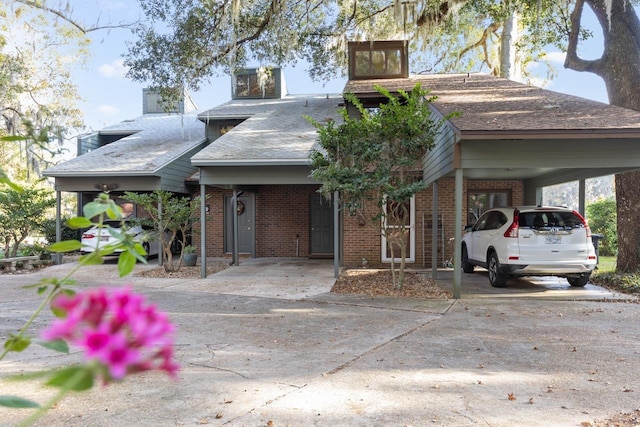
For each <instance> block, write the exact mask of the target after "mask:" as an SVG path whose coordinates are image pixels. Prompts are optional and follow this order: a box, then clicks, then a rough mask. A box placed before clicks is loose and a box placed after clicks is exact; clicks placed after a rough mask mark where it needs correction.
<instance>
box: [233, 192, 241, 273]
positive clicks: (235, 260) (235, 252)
mask: <svg viewBox="0 0 640 427" xmlns="http://www.w3.org/2000/svg"><path fill="white" fill-rule="evenodd" d="M232 205H233V214H232V215H231V217H232V218H233V260H232V264H233V265H236V266H237V265H240V259H239V258H240V251H239V248H238V240H239V239H238V232H239V231H238V191H237V190H233V199H232Z"/></svg>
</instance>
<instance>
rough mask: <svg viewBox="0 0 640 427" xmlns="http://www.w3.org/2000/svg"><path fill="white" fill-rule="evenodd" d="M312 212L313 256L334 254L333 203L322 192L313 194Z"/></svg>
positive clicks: (311, 253)
mask: <svg viewBox="0 0 640 427" xmlns="http://www.w3.org/2000/svg"><path fill="white" fill-rule="evenodd" d="M309 206H310V208H309V212H310V213H311V236H310V255H311V256H333V207H332V206H333V205H332V203H331V201H330V200H327V199H325V198H324V197H323V196H322V195H320V194H312V195H311V200H310V204H309Z"/></svg>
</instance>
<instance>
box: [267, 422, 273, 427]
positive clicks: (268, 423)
mask: <svg viewBox="0 0 640 427" xmlns="http://www.w3.org/2000/svg"><path fill="white" fill-rule="evenodd" d="M274 426H275V424H274V423H273V421H271V420H269V421H267V427H274Z"/></svg>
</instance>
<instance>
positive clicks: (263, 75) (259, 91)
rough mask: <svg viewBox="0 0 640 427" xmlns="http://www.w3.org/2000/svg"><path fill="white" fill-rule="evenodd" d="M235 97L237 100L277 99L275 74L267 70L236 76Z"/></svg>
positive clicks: (251, 71)
mask: <svg viewBox="0 0 640 427" xmlns="http://www.w3.org/2000/svg"><path fill="white" fill-rule="evenodd" d="M234 96H235V97H236V98H275V97H276V78H275V74H274V73H273V72H271V71H270V70H265V69H257V70H249V71H247V72H244V73H240V74H236V75H235V91H234Z"/></svg>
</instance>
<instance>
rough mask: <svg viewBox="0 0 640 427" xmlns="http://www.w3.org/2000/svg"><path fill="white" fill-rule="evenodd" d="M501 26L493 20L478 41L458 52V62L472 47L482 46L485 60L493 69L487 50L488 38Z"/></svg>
mask: <svg viewBox="0 0 640 427" xmlns="http://www.w3.org/2000/svg"><path fill="white" fill-rule="evenodd" d="M499 28H500V24H498V23H497V22H492V23H491V24H490V25H489V26H488V27H487V28H485V29H484V31H483V32H482V36H481V37H480V39H479V40H478V41H477V42H475V43H474V44H472V45H470V46H467V47H465V48H464V49H462V51H460V53H459V54H458V59H457V60H456V64H457V63H458V62H459V61H460V59H461V58H462V56H463V55H464V54H465V53H467V52H469V51H470V50H471V49H475V48H477V47H480V46H482V50H483V52H484V62H485V63H486V64H487V66H488V67H489V69H491V70H493V66H492V65H491V61H490V60H489V52H488V50H487V39H488V38H489V36H490V35H491V34H494V33H495V32H496V31H498V29H499Z"/></svg>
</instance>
